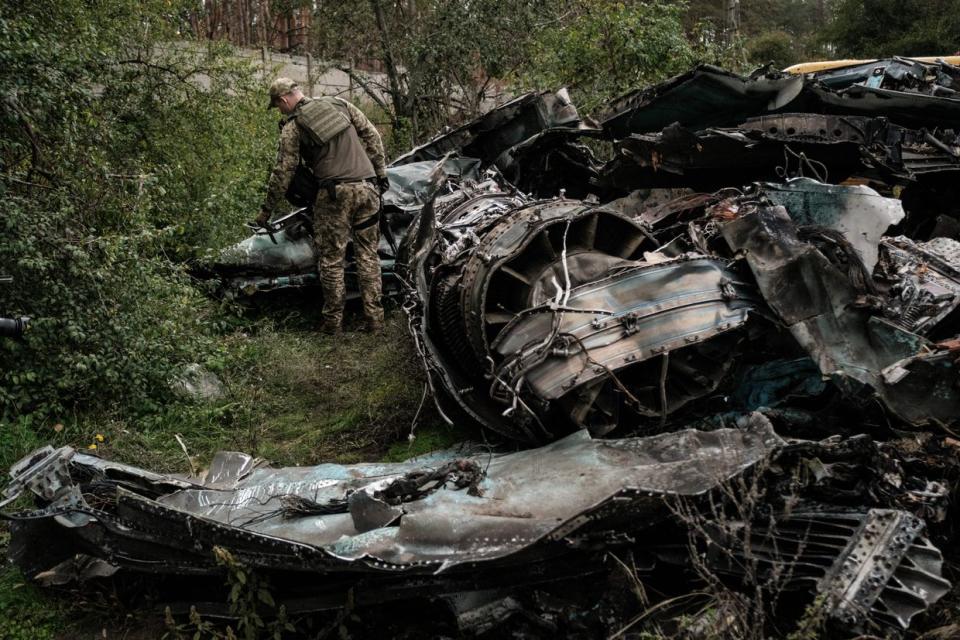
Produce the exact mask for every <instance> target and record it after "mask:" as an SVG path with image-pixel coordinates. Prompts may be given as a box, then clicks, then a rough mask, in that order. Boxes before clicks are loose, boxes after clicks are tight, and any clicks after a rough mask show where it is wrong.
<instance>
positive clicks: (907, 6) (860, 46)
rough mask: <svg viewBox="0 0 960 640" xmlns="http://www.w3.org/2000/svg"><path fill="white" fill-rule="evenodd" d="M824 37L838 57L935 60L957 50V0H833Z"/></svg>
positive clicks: (959, 5)
mask: <svg viewBox="0 0 960 640" xmlns="http://www.w3.org/2000/svg"><path fill="white" fill-rule="evenodd" d="M836 5H837V6H836V8H835V14H834V17H833V21H832V23H831V25H830V28H829V30H828V32H827V37H828V38H829V39H830V40H831V41H832V42H833V43H834V44H835V45H836V47H837V51H838V53H840V54H841V55H846V56H855V57H858V58H863V57H869V56H891V55H902V56H922V55H926V56H937V55H952V54H954V53H956V52H957V51H958V50H960V0H836Z"/></svg>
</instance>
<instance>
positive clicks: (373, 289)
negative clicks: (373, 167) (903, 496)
mask: <svg viewBox="0 0 960 640" xmlns="http://www.w3.org/2000/svg"><path fill="white" fill-rule="evenodd" d="M336 193H337V197H336V200H331V199H330V195H329V194H328V193H327V190H326V189H321V190H320V193H319V194H317V201H316V204H315V205H314V207H313V226H314V230H315V235H314V242H315V244H316V247H317V268H318V270H319V272H320V284H321V285H322V287H323V321H324V326H326V327H328V328H332V327H340V325H341V323H342V322H343V298H344V282H343V262H344V258H345V256H346V252H347V242H348V241H349V240H350V238H351V237H352V238H353V254H354V259H355V261H356V264H357V280H359V285H360V298H361V300H362V301H363V314H364V315H365V316H366V318H367V321H368V322H371V323H383V306H382V305H381V304H380V293H381V282H380V258H379V256H378V255H377V245H378V244H379V242H380V227H379V225H378V224H377V219H376V215H377V211H378V210H379V208H380V198H379V195H378V194H377V189H376V187H374V186H373V185H372V184H370V183H369V182H348V183H344V184H338V185H337V186H336Z"/></svg>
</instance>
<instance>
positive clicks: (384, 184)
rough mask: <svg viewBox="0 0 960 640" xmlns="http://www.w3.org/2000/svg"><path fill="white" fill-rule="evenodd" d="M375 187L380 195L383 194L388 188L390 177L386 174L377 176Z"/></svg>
mask: <svg viewBox="0 0 960 640" xmlns="http://www.w3.org/2000/svg"><path fill="white" fill-rule="evenodd" d="M377 189H379V190H380V195H383V194H385V193H386V192H387V191H389V190H390V178H388V177H387V176H377Z"/></svg>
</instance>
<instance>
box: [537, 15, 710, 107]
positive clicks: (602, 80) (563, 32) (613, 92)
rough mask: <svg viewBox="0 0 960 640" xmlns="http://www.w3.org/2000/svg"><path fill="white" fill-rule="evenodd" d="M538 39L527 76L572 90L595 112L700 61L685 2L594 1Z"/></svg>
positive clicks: (542, 83) (580, 103) (579, 101)
mask: <svg viewBox="0 0 960 640" xmlns="http://www.w3.org/2000/svg"><path fill="white" fill-rule="evenodd" d="M579 4H580V6H579V7H576V8H575V12H574V14H572V15H571V16H570V17H568V18H566V19H564V20H562V21H560V22H556V23H555V24H553V25H550V26H548V27H546V28H544V29H543V30H541V31H540V32H539V33H538V34H537V37H536V40H535V42H534V44H533V49H532V53H531V57H530V61H529V63H528V64H527V65H526V67H525V69H524V72H523V77H524V80H525V84H527V85H529V86H540V87H544V86H546V87H558V86H568V87H570V89H571V93H572V95H573V99H574V102H575V103H576V104H577V105H578V107H580V109H581V111H582V112H584V113H590V112H592V111H593V110H594V109H596V108H597V107H599V106H600V105H601V104H602V103H604V102H606V101H607V100H609V99H611V98H613V97H615V96H617V95H619V94H621V93H624V92H626V91H628V90H630V89H635V88H637V87H640V86H643V85H644V84H647V83H650V82H655V81H659V80H662V79H664V78H666V77H668V76H670V75H674V74H676V73H679V72H681V71H684V70H686V69H688V68H689V67H690V66H691V65H692V64H694V62H695V61H696V60H697V58H698V54H697V51H696V50H695V48H694V46H693V45H692V44H691V42H690V41H689V40H688V39H687V38H686V35H685V32H684V29H683V23H682V18H683V16H684V10H685V6H684V5H683V4H682V3H666V2H656V1H654V2H623V1H621V0H594V1H593V2H589V3H588V2H584V3H579Z"/></svg>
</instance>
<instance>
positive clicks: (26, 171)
mask: <svg viewBox="0 0 960 640" xmlns="http://www.w3.org/2000/svg"><path fill="white" fill-rule="evenodd" d="M20 4H21V3H6V4H4V5H3V7H2V8H0V97H2V105H0V106H2V110H0V124H2V127H0V131H2V133H0V198H2V199H3V203H4V212H3V216H2V217H0V272H2V273H6V274H10V275H12V276H13V277H14V284H13V285H12V286H5V287H3V289H2V290H0V312H2V313H3V314H4V315H27V316H30V317H32V318H33V321H32V323H31V326H30V330H29V331H28V333H27V335H26V336H25V338H24V340H23V341H22V342H14V341H9V340H4V341H0V415H5V416H7V417H8V418H10V417H12V416H14V415H16V414H22V413H25V412H37V413H39V414H42V415H49V416H63V415H64V414H66V413H68V412H69V411H72V410H75V409H84V408H103V407H107V406H121V407H124V408H126V409H127V410H133V411H139V412H143V411H149V410H152V409H154V408H156V407H157V406H158V404H159V403H162V402H164V401H166V400H168V399H169V391H168V383H169V381H170V379H171V378H172V377H173V376H175V375H176V373H177V371H178V370H179V368H180V367H181V366H182V365H183V364H184V363H187V362H191V361H196V360H203V359H204V358H205V357H206V355H207V354H208V353H210V352H211V350H212V349H213V345H214V338H215V333H216V330H217V309H216V308H215V306H214V305H213V304H211V303H210V302H208V301H207V300H206V299H205V298H204V297H202V295H201V294H200V293H199V292H198V291H197V290H196V289H195V288H194V287H192V286H190V283H189V281H188V278H187V277H186V275H185V273H184V270H183V266H182V261H183V260H185V259H188V258H191V257H193V256H196V255H198V254H200V253H202V252H203V251H204V250H205V249H207V248H209V247H216V246H219V245H222V244H223V243H224V242H225V241H226V240H228V239H234V238H235V236H236V235H237V234H238V233H239V231H240V226H239V223H240V222H241V221H242V220H243V219H245V218H246V217H247V216H248V215H249V213H248V212H250V211H253V210H254V209H255V207H256V205H257V200H258V196H259V189H260V180H261V179H262V176H263V174H264V170H265V169H266V167H267V165H268V162H269V154H270V151H271V147H272V146H273V142H272V138H273V135H274V134H273V131H272V125H271V123H270V121H269V117H268V116H267V115H266V114H265V113H264V111H263V108H262V104H261V102H262V96H261V95H260V93H261V92H262V88H261V87H260V84H259V83H258V82H257V80H256V77H255V75H254V73H253V69H252V68H249V67H247V66H244V65H243V64H242V63H238V62H236V61H235V60H233V59H231V58H230V57H229V55H228V54H229V51H228V50H227V49H225V48H224V47H221V46H215V45H210V46H209V47H201V48H197V47H193V46H188V45H186V44H180V43H178V42H177V41H176V40H175V38H176V36H177V33H178V24H179V23H178V19H177V16H178V12H179V11H181V10H182V9H185V8H186V7H188V6H189V5H190V3H189V2H181V3H179V5H178V3H177V2H166V1H162V0H151V1H148V2H145V3H141V2H134V1H132V0H116V1H114V2H110V3H88V2H83V1H82V0H65V1H64V2H62V3H58V10H57V11H56V12H51V11H49V10H47V9H46V8H44V7H42V6H39V5H36V4H30V3H22V6H16V5H20Z"/></svg>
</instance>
